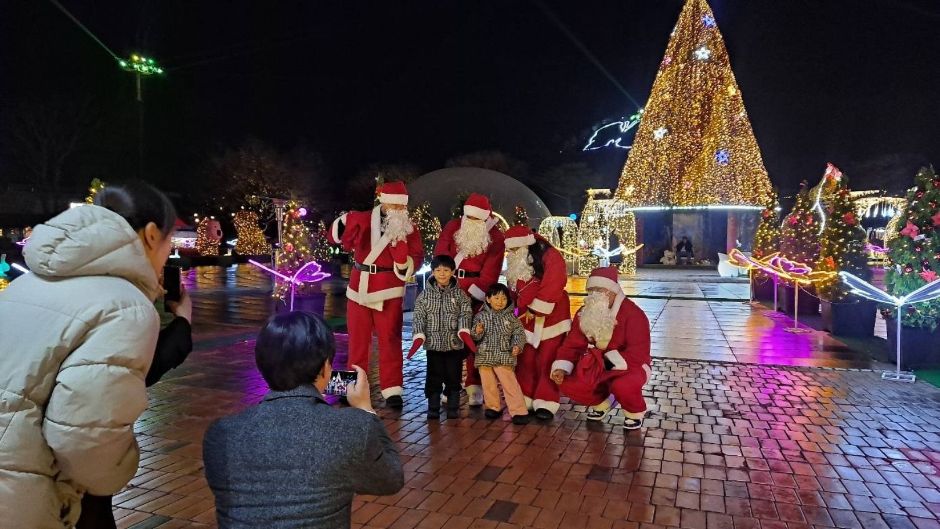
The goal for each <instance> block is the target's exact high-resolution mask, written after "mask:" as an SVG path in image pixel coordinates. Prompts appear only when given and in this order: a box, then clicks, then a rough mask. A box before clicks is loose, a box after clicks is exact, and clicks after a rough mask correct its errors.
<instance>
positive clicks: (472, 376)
mask: <svg viewBox="0 0 940 529" xmlns="http://www.w3.org/2000/svg"><path fill="white" fill-rule="evenodd" d="M468 295H469V294H468ZM470 303H471V306H472V308H473V315H474V316H476V314H477V312H480V309H482V308H483V303H481V302H479V301H477V299H476V298H473V297H471V298H470ZM464 351H465V352H466V353H467V360H466V361H465V362H464V363H465V364H466V366H467V377H466V378H465V379H464V381H463V387H467V386H479V385H481V384H482V382H481V381H480V372H479V371H477V368H476V366H474V365H473V360H474V358H475V355H474V354H473V353H472V352H471V351H470V350H469V349H464Z"/></svg>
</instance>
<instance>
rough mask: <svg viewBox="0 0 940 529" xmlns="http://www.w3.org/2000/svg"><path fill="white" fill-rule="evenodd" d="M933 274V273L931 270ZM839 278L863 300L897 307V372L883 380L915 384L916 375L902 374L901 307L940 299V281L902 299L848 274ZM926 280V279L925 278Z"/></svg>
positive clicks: (934, 275) (883, 375) (884, 375)
mask: <svg viewBox="0 0 940 529" xmlns="http://www.w3.org/2000/svg"><path fill="white" fill-rule="evenodd" d="M931 272H933V271H932V270H931ZM839 276H841V277H842V281H844V282H845V284H847V285H848V286H849V287H850V288H851V289H852V293H853V294H857V295H859V296H862V297H863V298H868V299H870V300H872V301H877V302H879V303H886V304H888V305H894V306H895V307H897V315H898V320H897V340H895V343H896V344H897V358H898V364H897V371H896V372H895V373H894V374H893V375H892V374H889V373H884V374H882V376H881V378H893V379H894V380H907V381H909V382H914V375H913V374H911V375H902V374H901V319H902V318H903V314H904V311H902V310H901V307H903V306H904V305H913V304H915V303H923V302H925V301H930V300H933V299H936V298H940V281H931V282H929V283H927V284H926V285H924V286H922V287H920V288H918V289H917V290H915V291H913V292H910V293H909V294H907V295H905V296H901V297H897V296H892V295H891V294H888V293H887V292H885V291H884V290H881V289H880V288H878V287H876V286H874V285H872V284H871V283H869V282H868V281H865V280H864V279H862V278H860V277H858V276H854V275H852V274H850V273H848V272H839ZM933 277H934V279H936V273H934V274H933ZM925 279H926V278H925Z"/></svg>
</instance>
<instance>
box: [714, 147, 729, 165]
mask: <svg viewBox="0 0 940 529" xmlns="http://www.w3.org/2000/svg"><path fill="white" fill-rule="evenodd" d="M715 163H717V164H718V165H728V164H729V163H731V154H729V153H728V149H718V150H717V151H715Z"/></svg>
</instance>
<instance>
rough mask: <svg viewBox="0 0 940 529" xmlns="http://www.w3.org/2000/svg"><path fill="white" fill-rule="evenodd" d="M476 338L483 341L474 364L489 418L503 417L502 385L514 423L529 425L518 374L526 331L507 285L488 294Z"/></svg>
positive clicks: (496, 286) (475, 321)
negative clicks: (514, 310)
mask: <svg viewBox="0 0 940 529" xmlns="http://www.w3.org/2000/svg"><path fill="white" fill-rule="evenodd" d="M473 339H474V340H475V341H477V342H479V345H478V346H477V353H476V359H475V361H474V365H475V366H476V367H477V369H479V370H480V378H481V380H482V382H483V403H484V406H486V411H485V412H484V413H485V415H486V418H487V419H496V418H497V417H499V416H500V415H501V413H500V405H499V386H502V387H503V395H504V396H505V398H506V406H507V407H508V408H509V414H510V415H512V423H513V424H528V422H529V410H528V409H527V408H526V405H525V399H524V398H523V397H522V389H521V388H520V387H519V382H518V381H517V380H516V373H515V368H516V357H517V356H519V354H520V353H522V348H523V347H524V346H525V330H524V329H523V328H522V323H521V322H520V321H519V320H518V318H516V317H515V316H514V315H513V306H512V302H510V301H509V289H508V288H507V287H506V286H505V285H502V284H500V283H494V284H493V285H492V286H490V288H489V289H488V290H487V291H486V305H484V306H483V309H482V310H481V311H480V312H479V313H478V314H477V315H476V317H475V318H474V319H473Z"/></svg>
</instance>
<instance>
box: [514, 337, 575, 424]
mask: <svg viewBox="0 0 940 529" xmlns="http://www.w3.org/2000/svg"><path fill="white" fill-rule="evenodd" d="M564 340H565V336H564V335H561V336H556V337H554V338H549V339H548V340H542V342H541V343H539V347H538V349H536V348H535V347H532V346H531V345H529V344H525V348H523V349H522V354H521V355H519V356H518V357H517V360H516V361H517V362H518V365H517V366H516V378H518V379H519V386H520V387H521V388H522V394H523V395H525V397H526V398H527V399H529V400H532V401H533V402H532V404H533V407H534V408H535V409H538V408H545V409H547V410H549V411H551V412H552V413H555V412H556V411H558V398H559V396H560V395H559V391H558V385H557V384H555V383H554V382H552V379H551V377H550V375H551V374H552V362H554V361H555V353H556V352H557V351H558V348H559V347H560V346H561V343H562V342H563V341H564Z"/></svg>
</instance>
